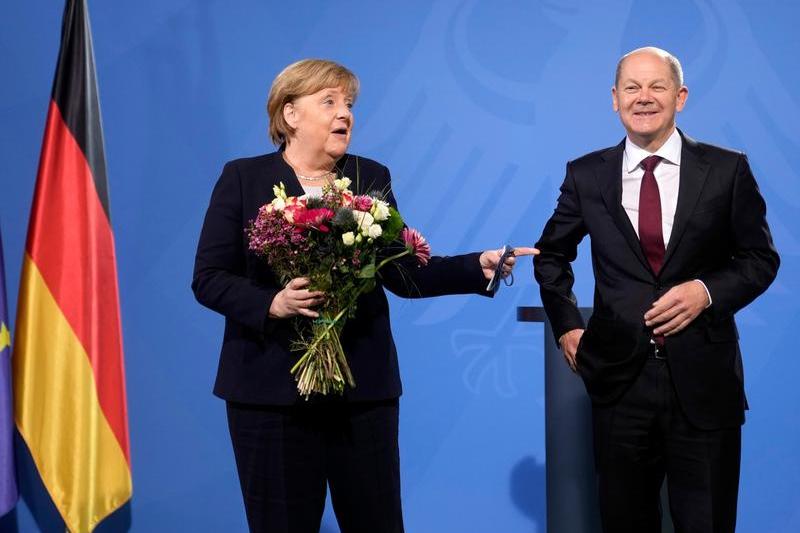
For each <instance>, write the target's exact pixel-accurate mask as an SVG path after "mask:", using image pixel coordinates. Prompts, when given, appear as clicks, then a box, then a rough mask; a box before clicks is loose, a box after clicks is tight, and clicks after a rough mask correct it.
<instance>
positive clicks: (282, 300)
mask: <svg viewBox="0 0 800 533" xmlns="http://www.w3.org/2000/svg"><path fill="white" fill-rule="evenodd" d="M310 283H311V281H309V279H308V278H294V279H293V280H291V281H290V282H289V283H287V284H286V287H284V288H283V290H282V291H280V292H279V293H278V294H276V295H275V298H273V299H272V304H271V305H270V306H269V316H270V317H271V318H289V317H291V316H296V315H303V316H307V317H310V318H317V317H318V316H319V313H317V312H316V311H314V310H313V309H312V307H316V306H318V305H319V304H321V303H322V302H323V301H324V300H325V298H324V297H325V293H324V292H320V291H309V290H307V289H305V287H308V285H309V284H310Z"/></svg>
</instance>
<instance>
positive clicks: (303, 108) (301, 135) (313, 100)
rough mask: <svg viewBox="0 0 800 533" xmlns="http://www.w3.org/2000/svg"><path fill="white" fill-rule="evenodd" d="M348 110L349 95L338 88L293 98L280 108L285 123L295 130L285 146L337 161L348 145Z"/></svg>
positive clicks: (349, 110)
mask: <svg viewBox="0 0 800 533" xmlns="http://www.w3.org/2000/svg"><path fill="white" fill-rule="evenodd" d="M352 107H353V97H352V95H350V94H347V93H346V92H344V90H343V89H341V88H339V87H330V88H327V89H322V90H321V91H317V92H315V93H314V94H308V95H306V96H301V97H299V98H296V99H295V100H294V101H293V102H291V103H288V104H286V106H285V107H284V109H283V113H284V117H285V118H286V122H287V123H288V124H289V125H290V126H292V127H293V128H294V129H295V131H294V134H293V135H291V136H290V138H289V144H294V143H297V145H298V147H302V148H303V150H309V151H311V152H316V153H318V154H323V153H324V154H327V155H328V156H329V157H331V158H332V159H334V160H336V159H339V158H340V157H342V156H343V155H344V154H345V152H346V151H347V146H348V145H349V144H350V133H351V132H352V129H353V113H352Z"/></svg>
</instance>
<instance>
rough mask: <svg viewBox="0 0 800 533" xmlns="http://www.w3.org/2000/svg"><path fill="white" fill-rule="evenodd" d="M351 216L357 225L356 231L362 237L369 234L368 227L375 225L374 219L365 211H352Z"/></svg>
mask: <svg viewBox="0 0 800 533" xmlns="http://www.w3.org/2000/svg"><path fill="white" fill-rule="evenodd" d="M353 216H354V217H355V219H356V223H357V224H358V229H359V231H360V232H361V233H362V234H363V235H367V234H368V233H369V227H370V226H372V225H373V224H374V223H375V219H374V218H373V217H372V215H370V214H369V213H367V212H366V211H358V210H355V209H354V210H353Z"/></svg>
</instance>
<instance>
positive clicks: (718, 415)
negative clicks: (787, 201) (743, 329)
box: [534, 47, 779, 533]
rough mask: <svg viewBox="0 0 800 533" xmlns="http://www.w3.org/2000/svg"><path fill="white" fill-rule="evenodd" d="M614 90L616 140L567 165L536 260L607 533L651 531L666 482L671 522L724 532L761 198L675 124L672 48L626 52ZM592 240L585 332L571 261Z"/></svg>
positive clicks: (736, 162)
mask: <svg viewBox="0 0 800 533" xmlns="http://www.w3.org/2000/svg"><path fill="white" fill-rule="evenodd" d="M611 96H612V101H613V107H614V111H616V112H617V113H619V116H620V120H621V121H622V124H623V126H624V127H625V130H626V132H627V136H626V138H625V139H624V140H623V141H622V142H621V143H620V144H619V145H617V146H615V147H613V148H608V149H605V150H599V151H597V152H593V153H590V154H588V155H585V156H583V157H581V158H579V159H576V160H575V161H572V162H570V163H568V164H567V175H566V178H565V180H564V183H563V185H562V186H561V195H560V197H559V199H558V205H557V207H556V209H555V212H554V213H553V215H552V217H551V218H550V220H549V221H548V222H547V225H546V226H545V228H544V231H543V233H542V237H541V239H540V240H539V242H538V243H537V244H536V247H537V248H539V250H541V255H539V257H538V258H537V259H536V261H535V263H534V269H535V274H536V279H537V281H538V282H539V284H540V286H541V295H542V302H543V304H544V307H545V310H546V312H547V315H548V317H549V319H550V322H551V323H552V325H553V330H554V334H555V337H556V339H558V342H559V344H560V346H561V349H562V351H563V353H564V357H565V358H566V360H567V363H568V364H569V365H570V367H571V368H572V369H573V370H574V371H576V372H578V373H579V374H580V375H581V377H582V378H583V380H584V383H585V385H586V389H587V391H588V393H589V395H590V397H591V399H592V405H593V409H592V417H593V430H594V452H595V465H596V469H597V477H598V490H599V501H600V514H601V520H602V523H603V529H604V530H605V531H606V532H607V533H619V532H625V531H630V532H636V533H642V532H651V531H660V521H661V509H660V503H659V502H660V500H659V490H660V487H661V484H662V482H663V479H664V476H665V475H666V479H667V487H668V490H669V501H670V511H671V514H672V520H673V523H674V525H675V528H676V531H678V532H681V531H692V532H706V531H708V532H712V531H713V532H723V531H724V532H732V531H734V529H735V524H736V503H737V495H738V486H739V461H740V448H741V424H742V423H743V422H744V410H745V408H746V399H745V395H744V386H743V373H742V362H741V355H740V352H739V346H738V342H737V338H738V335H737V330H736V325H735V323H734V319H733V315H734V313H736V312H737V311H738V310H739V309H741V308H742V307H744V306H745V305H747V304H749V303H750V302H752V301H753V300H754V299H755V298H756V297H757V296H758V295H759V294H761V293H762V292H764V291H765V290H766V288H767V287H768V286H769V284H770V283H771V282H772V280H773V279H774V278H775V275H776V273H777V270H778V264H779V258H778V254H777V252H776V250H775V247H774V245H773V243H772V237H771V235H770V231H769V227H768V226H767V222H766V218H765V214H766V206H765V204H764V199H763V198H762V196H761V194H760V193H759V190H758V187H757V185H756V182H755V179H754V178H753V174H752V172H751V171H750V167H749V165H748V162H747V158H746V157H745V155H744V154H742V153H740V152H734V151H729V150H724V149H722V148H717V147H715V146H711V145H708V144H704V143H700V142H697V141H695V140H693V139H691V138H690V137H688V136H686V135H685V134H684V133H683V132H681V131H680V130H678V129H677V128H676V125H675V116H676V113H678V112H679V111H681V110H682V109H683V107H684V105H685V104H686V99H687V96H688V89H687V88H686V87H685V86H684V85H683V73H682V69H681V66H680V63H679V61H678V60H677V59H676V58H675V57H674V56H672V55H671V54H669V53H668V52H666V51H664V50H660V49H657V48H652V47H648V48H642V49H638V50H634V51H633V52H630V53H629V54H627V55H625V56H623V57H622V59H620V61H619V64H618V65H617V74H616V80H615V82H614V87H613V88H612V90H611ZM587 234H588V235H589V236H590V238H591V247H592V263H593V269H594V276H595V294H594V309H593V314H592V316H591V318H590V319H589V322H588V324H587V325H586V326H584V323H583V320H582V318H581V315H580V313H579V311H578V307H577V302H576V300H575V297H574V295H573V293H572V284H573V281H574V278H573V274H572V269H571V267H570V262H571V261H573V260H574V259H575V257H576V255H577V246H578V243H579V242H580V241H581V240H582V239H583V237H584V236H586V235H587ZM584 327H585V329H584Z"/></svg>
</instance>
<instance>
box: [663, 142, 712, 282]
mask: <svg viewBox="0 0 800 533" xmlns="http://www.w3.org/2000/svg"><path fill="white" fill-rule="evenodd" d="M679 133H680V134H681V137H682V139H683V144H682V147H681V169H680V185H679V187H678V205H677V207H676V208H675V219H674V221H673V223H672V233H671V234H670V236H669V244H668V245H667V251H666V252H665V254H664V265H663V266H662V267H661V270H662V271H663V270H664V268H666V266H667V263H668V262H669V259H670V257H672V255H673V254H674V253H675V248H677V246H678V244H679V243H680V240H681V237H682V236H683V233H684V232H685V231H686V226H687V224H688V222H689V218H691V216H692V213H693V212H694V208H695V206H696V205H697V200H698V199H699V198H700V192H701V191H702V190H703V185H705V182H706V178H707V177H708V171H709V169H710V167H711V165H709V164H708V162H707V161H705V159H704V158H703V152H702V149H701V148H700V147H699V146H698V145H697V142H696V141H695V140H694V139H692V138H691V137H687V136H686V135H684V134H683V132H681V131H680V130H679Z"/></svg>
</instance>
